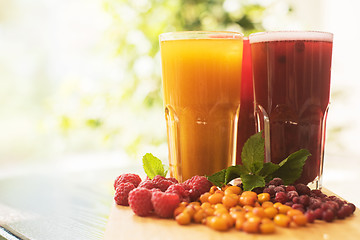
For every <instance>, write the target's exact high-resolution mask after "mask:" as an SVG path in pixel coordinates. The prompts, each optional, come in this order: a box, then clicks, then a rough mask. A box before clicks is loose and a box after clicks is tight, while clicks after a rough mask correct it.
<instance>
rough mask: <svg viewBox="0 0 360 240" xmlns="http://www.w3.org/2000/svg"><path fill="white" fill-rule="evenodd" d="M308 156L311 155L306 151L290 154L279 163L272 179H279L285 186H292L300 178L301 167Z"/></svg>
mask: <svg viewBox="0 0 360 240" xmlns="http://www.w3.org/2000/svg"><path fill="white" fill-rule="evenodd" d="M309 156H311V154H310V152H309V151H308V150H306V149H301V150H299V151H297V152H294V153H292V154H290V155H289V156H288V157H287V158H286V159H284V160H283V161H281V162H280V163H279V166H280V167H279V169H278V170H276V171H275V172H274V173H273V174H272V177H279V178H281V179H282V180H283V181H284V184H285V185H289V184H293V183H294V182H295V181H296V180H297V179H298V178H299V177H300V176H301V173H302V170H303V166H304V164H305V161H306V159H307V158H308V157H309Z"/></svg>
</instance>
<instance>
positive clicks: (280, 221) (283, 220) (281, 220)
mask: <svg viewBox="0 0 360 240" xmlns="http://www.w3.org/2000/svg"><path fill="white" fill-rule="evenodd" d="M290 221H291V219H290V217H288V216H286V215H285V214H277V215H276V216H275V217H274V223H275V224H276V225H278V226H280V227H288V226H289V224H290Z"/></svg>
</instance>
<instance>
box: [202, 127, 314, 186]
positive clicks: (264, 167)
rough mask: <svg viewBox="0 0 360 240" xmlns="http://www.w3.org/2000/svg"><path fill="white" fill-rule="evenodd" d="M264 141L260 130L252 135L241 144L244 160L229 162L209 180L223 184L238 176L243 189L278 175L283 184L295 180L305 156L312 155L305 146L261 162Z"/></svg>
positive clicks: (259, 184) (299, 173) (217, 184)
mask: <svg viewBox="0 0 360 240" xmlns="http://www.w3.org/2000/svg"><path fill="white" fill-rule="evenodd" d="M264 148H265V142H264V138H263V137H262V132H259V133H256V134H254V135H253V136H251V137H250V138H249V139H248V140H247V141H246V142H245V144H244V147H243V149H242V152H241V159H242V162H243V164H242V165H241V164H239V165H236V166H230V167H228V168H226V169H223V170H221V171H220V172H217V173H215V174H213V175H211V176H208V180H209V181H210V182H212V183H213V184H214V185H216V186H219V187H222V186H223V185H226V184H228V183H229V182H230V181H232V180H234V179H235V178H241V181H242V183H243V187H244V190H245V191H251V190H253V189H254V188H257V187H265V183H266V182H268V181H270V180H271V179H273V178H274V177H279V178H281V179H283V181H284V184H287V185H288V184H292V183H294V182H295V181H296V180H297V179H298V178H299V177H300V176H301V173H302V169H303V166H304V164H305V161H306V159H307V158H308V157H309V156H310V155H311V154H310V152H309V151H308V150H306V149H300V150H299V151H297V152H294V153H292V154H290V155H289V156H288V157H287V158H285V159H284V160H283V161H281V162H280V163H279V164H275V163H272V162H267V163H264Z"/></svg>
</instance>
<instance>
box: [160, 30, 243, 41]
mask: <svg viewBox="0 0 360 240" xmlns="http://www.w3.org/2000/svg"><path fill="white" fill-rule="evenodd" d="M243 37H244V34H242V33H240V32H236V31H178V32H166V33H162V34H160V35H159V40H160V42H161V41H168V40H182V39H243Z"/></svg>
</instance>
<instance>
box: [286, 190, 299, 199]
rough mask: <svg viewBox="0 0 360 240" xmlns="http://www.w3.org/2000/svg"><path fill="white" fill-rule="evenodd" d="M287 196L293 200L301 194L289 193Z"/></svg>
mask: <svg viewBox="0 0 360 240" xmlns="http://www.w3.org/2000/svg"><path fill="white" fill-rule="evenodd" d="M287 196H288V198H289V199H291V200H292V199H293V198H294V197H299V194H298V193H297V191H288V192H287Z"/></svg>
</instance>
